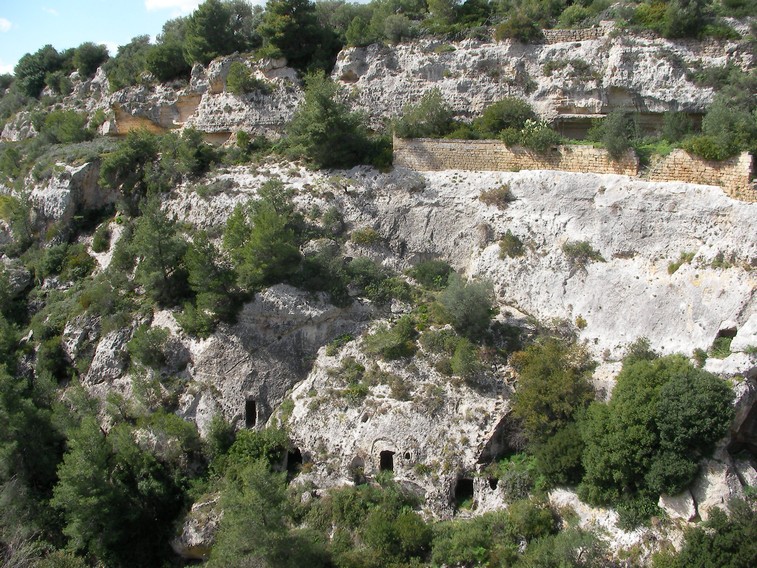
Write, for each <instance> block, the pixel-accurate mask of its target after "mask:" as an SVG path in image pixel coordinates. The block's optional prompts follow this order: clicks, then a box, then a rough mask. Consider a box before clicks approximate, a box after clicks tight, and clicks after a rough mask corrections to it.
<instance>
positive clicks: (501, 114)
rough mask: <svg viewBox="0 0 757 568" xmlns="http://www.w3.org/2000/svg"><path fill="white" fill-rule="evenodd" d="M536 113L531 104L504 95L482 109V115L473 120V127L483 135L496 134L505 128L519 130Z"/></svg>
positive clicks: (532, 118)
mask: <svg viewBox="0 0 757 568" xmlns="http://www.w3.org/2000/svg"><path fill="white" fill-rule="evenodd" d="M535 118H536V113H535V112H534V109H533V108H532V107H531V105H530V104H529V103H528V102H526V101H524V100H522V99H519V98H516V97H506V98H504V99H502V100H500V101H497V102H496V103H492V104H491V105H489V106H488V107H486V108H485V109H484V112H483V113H482V115H481V116H480V117H479V118H477V119H476V120H474V121H473V127H474V128H475V129H476V130H477V131H478V132H481V133H482V134H483V135H484V136H487V137H494V136H497V134H499V133H500V132H502V131H503V130H504V129H506V128H515V129H516V130H520V129H521V128H523V127H524V126H525V125H526V121H527V120H534V119H535Z"/></svg>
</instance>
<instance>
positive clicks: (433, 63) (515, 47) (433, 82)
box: [332, 30, 753, 122]
mask: <svg viewBox="0 0 757 568" xmlns="http://www.w3.org/2000/svg"><path fill="white" fill-rule="evenodd" d="M591 35H592V36H594V38H593V39H586V40H583V41H562V39H563V38H560V37H555V38H554V39H553V40H552V41H551V42H550V43H545V44H539V45H523V44H520V43H517V42H512V41H504V42H493V41H488V42H484V41H480V40H466V41H462V42H459V43H444V42H441V41H438V40H421V41H416V42H412V43H406V44H399V45H396V46H391V47H388V46H380V45H371V46H369V47H364V48H350V49H345V50H344V51H342V52H341V53H340V54H339V57H338V58H337V64H336V67H335V69H334V72H333V75H332V76H333V77H334V79H337V80H339V81H341V82H342V84H344V85H346V86H348V87H349V88H350V98H351V100H353V101H354V104H355V105H356V106H357V107H359V108H361V109H363V110H365V111H366V112H368V113H369V114H370V116H371V117H372V118H373V119H374V120H375V121H376V122H380V120H381V119H383V118H387V117H392V116H396V115H398V114H399V113H401V111H402V107H403V105H404V104H406V103H414V102H416V101H417V100H418V98H419V97H420V96H421V95H422V94H423V93H424V92H425V91H428V90H429V89H432V88H438V89H440V90H441V92H442V94H443V95H444V99H445V100H446V101H447V102H448V103H449V104H450V105H452V107H453V108H454V110H455V111H456V112H457V113H458V114H460V115H461V116H463V117H473V116H476V115H477V114H479V113H480V112H481V111H483V109H484V108H485V107H486V106H487V105H489V104H491V103H493V102H495V101H497V100H499V99H502V98H503V97H506V96H518V97H522V98H527V99H528V100H530V101H531V102H532V103H533V104H534V106H535V107H536V108H537V109H538V110H539V112H540V113H541V114H542V115H544V116H545V117H547V118H554V117H555V116H556V115H557V113H558V112H559V113H563V114H566V113H567V114H577V115H591V114H596V113H605V112H608V110H611V109H613V108H627V109H632V110H634V109H635V110H638V111H642V112H664V111H668V110H675V111H688V112H703V111H704V110H705V107H706V106H707V105H708V104H709V102H710V101H711V99H712V90H711V89H707V88H700V87H697V86H696V85H694V84H693V83H692V82H690V81H689V80H688V79H687V77H686V68H687V66H691V65H698V66H702V67H712V66H722V65H725V64H727V63H733V64H735V65H737V66H740V67H742V66H743V67H744V68H746V67H748V66H750V65H751V64H752V63H753V61H752V59H753V56H752V53H751V50H750V49H748V46H746V45H745V44H744V45H742V44H739V43H736V42H721V43H717V44H716V43H712V44H709V43H707V44H705V43H701V42H684V41H670V40H664V39H659V38H658V39H649V38H645V37H641V36H633V35H627V34H620V33H617V34H616V33H613V32H611V31H609V30H606V31H605V32H603V33H597V34H591Z"/></svg>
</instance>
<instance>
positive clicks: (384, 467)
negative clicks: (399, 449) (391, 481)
mask: <svg viewBox="0 0 757 568" xmlns="http://www.w3.org/2000/svg"><path fill="white" fill-rule="evenodd" d="M379 471H394V452H390V451H389V450H384V451H383V452H381V453H380V454H379Z"/></svg>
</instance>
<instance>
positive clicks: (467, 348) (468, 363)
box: [450, 338, 481, 381]
mask: <svg viewBox="0 0 757 568" xmlns="http://www.w3.org/2000/svg"><path fill="white" fill-rule="evenodd" d="M450 367H451V369H452V373H453V374H455V375H457V376H458V377H460V378H462V379H464V380H466V381H468V380H470V379H472V378H473V377H474V376H475V375H476V374H477V373H478V372H479V371H480V370H481V364H480V363H479V360H478V349H477V348H476V346H475V345H473V343H471V342H470V341H469V340H468V339H466V338H461V339H460V340H459V341H458V342H457V345H456V346H455V352H454V354H453V355H452V358H451V359H450Z"/></svg>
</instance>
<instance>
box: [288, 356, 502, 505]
mask: <svg viewBox="0 0 757 568" xmlns="http://www.w3.org/2000/svg"><path fill="white" fill-rule="evenodd" d="M360 347H361V345H360V342H351V343H350V344H348V345H347V346H345V347H344V348H343V350H342V351H341V352H340V353H339V354H338V355H335V356H329V355H328V354H327V353H326V350H325V349H322V350H321V351H320V352H319V354H318V359H317V360H316V362H315V365H314V367H313V370H312V371H311V373H310V375H309V376H308V378H307V380H305V381H303V382H302V383H301V384H299V385H298V386H297V387H296V388H295V389H294V391H293V393H292V400H293V402H294V408H293V410H292V413H291V417H290V418H289V420H288V422H287V424H288V428H289V431H290V434H291V437H292V440H293V443H294V444H295V445H296V446H297V448H298V449H299V450H300V452H301V453H302V455H303V457H304V459H305V460H306V461H307V462H311V463H312V465H313V469H312V471H311V473H309V474H308V475H307V476H305V480H311V481H315V482H316V485H318V486H321V487H322V486H329V485H331V484H333V483H334V482H337V483H351V482H353V481H358V480H360V479H361V478H362V477H363V476H370V477H374V476H375V475H377V474H378V473H379V472H381V471H392V472H393V475H394V479H395V481H397V482H398V483H400V484H401V485H404V486H405V487H408V488H410V489H411V490H412V491H414V492H415V493H417V494H419V495H420V496H423V497H425V506H426V507H427V508H428V509H429V510H430V511H433V513H434V514H436V515H439V516H442V517H448V516H451V515H452V513H453V511H454V504H455V501H456V500H458V501H459V500H463V499H468V498H469V499H470V500H471V502H472V505H471V506H472V507H473V508H474V510H475V509H478V508H484V507H485V506H486V503H487V502H488V501H490V500H491V499H492V498H494V500H496V495H497V490H496V484H494V485H495V487H491V486H490V485H489V483H488V482H487V480H486V479H485V478H481V479H479V480H475V481H478V483H476V482H475V481H474V479H473V478H474V473H477V472H478V470H479V469H480V467H479V465H478V464H479V463H483V462H488V459H487V457H486V456H485V455H484V454H485V452H486V451H487V445H488V444H489V442H490V440H491V439H492V438H493V437H496V435H497V433H498V428H499V427H500V423H501V422H502V418H503V416H504V415H506V414H507V412H508V408H509V407H508V402H507V400H508V399H509V395H510V394H511V393H512V390H511V389H510V387H509V386H508V385H507V383H505V381H504V379H503V377H501V376H500V377H498V378H495V377H494V376H487V377H486V379H488V380H486V381H485V382H484V383H480V384H477V385H476V386H470V385H468V384H465V383H463V382H462V381H460V380H458V381H450V379H449V378H448V377H443V376H442V375H440V374H439V373H438V372H437V371H435V370H434V368H433V365H432V364H431V361H430V360H429V359H424V358H423V357H416V358H415V359H414V360H413V363H412V364H411V365H407V364H406V362H403V361H397V362H394V363H392V362H386V361H377V360H376V359H375V358H373V357H369V356H366V355H365V354H364V353H363V352H362V351H361V349H360ZM355 364H357V365H359V366H361V367H362V368H363V369H364V371H365V373H367V374H368V376H369V378H368V379H364V380H366V381H367V382H368V383H374V385H373V386H371V387H370V388H369V389H368V392H367V393H365V394H358V393H355V392H353V391H351V390H350V383H349V381H348V380H346V379H345V378H344V369H353V368H354V365H355ZM463 486H467V489H465V490H463V489H462V487H463ZM462 491H468V492H469V495H468V494H467V493H466V494H462ZM500 493H501V491H500ZM499 502H500V503H502V500H501V496H500V498H499Z"/></svg>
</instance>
